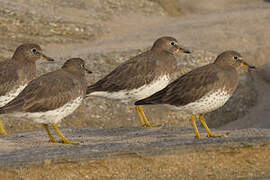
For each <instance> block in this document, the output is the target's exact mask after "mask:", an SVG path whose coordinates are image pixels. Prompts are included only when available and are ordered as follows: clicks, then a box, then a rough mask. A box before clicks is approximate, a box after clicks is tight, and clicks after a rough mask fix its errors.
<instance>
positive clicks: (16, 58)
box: [0, 44, 54, 135]
mask: <svg viewBox="0 0 270 180" xmlns="http://www.w3.org/2000/svg"><path fill="white" fill-rule="evenodd" d="M39 59H42V60H47V61H54V60H53V59H52V58H50V57H47V56H45V55H44V54H42V51H41V48H40V46H39V45H37V44H22V45H20V46H19V47H18V48H17V49H16V51H15V52H14V54H13V56H12V58H11V59H9V60H6V61H1V62H0V107H1V106H4V105H6V104H7V103H8V102H9V101H11V100H12V99H13V98H15V97H16V96H17V95H18V94H19V93H20V92H21V91H22V90H23V88H24V87H25V86H26V85H27V84H28V83H29V82H30V81H31V80H33V79H34V78H35V75H36V63H35V62H36V61H37V60H39ZM0 134H1V135H6V134H7V133H6V131H5V129H4V126H3V124H2V120H1V119H0Z"/></svg>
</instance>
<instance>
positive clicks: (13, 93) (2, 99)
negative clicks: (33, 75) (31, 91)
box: [0, 84, 27, 107]
mask: <svg viewBox="0 0 270 180" xmlns="http://www.w3.org/2000/svg"><path fill="white" fill-rule="evenodd" d="M26 85H27V84H24V85H22V86H20V87H19V88H13V89H12V90H11V91H9V92H8V93H7V94H5V95H4V96H0V107H2V106H4V105H6V104H7V103H8V102H9V101H11V100H12V99H14V98H15V97H16V96H18V95H19V93H20V92H22V90H23V89H24V88H25V86H26Z"/></svg>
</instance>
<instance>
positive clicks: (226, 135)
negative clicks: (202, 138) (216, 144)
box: [207, 133, 229, 138]
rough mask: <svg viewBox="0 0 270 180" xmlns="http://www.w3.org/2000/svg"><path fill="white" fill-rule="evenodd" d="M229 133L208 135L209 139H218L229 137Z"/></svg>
mask: <svg viewBox="0 0 270 180" xmlns="http://www.w3.org/2000/svg"><path fill="white" fill-rule="evenodd" d="M228 135H229V133H225V134H208V135H207V137H209V138H217V137H223V136H224V137H228Z"/></svg>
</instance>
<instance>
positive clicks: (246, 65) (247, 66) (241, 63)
mask: <svg viewBox="0 0 270 180" xmlns="http://www.w3.org/2000/svg"><path fill="white" fill-rule="evenodd" d="M239 61H240V65H241V67H244V68H248V69H249V70H254V69H256V67H255V66H253V65H250V64H248V63H247V62H245V61H243V60H242V59H240V60H239Z"/></svg>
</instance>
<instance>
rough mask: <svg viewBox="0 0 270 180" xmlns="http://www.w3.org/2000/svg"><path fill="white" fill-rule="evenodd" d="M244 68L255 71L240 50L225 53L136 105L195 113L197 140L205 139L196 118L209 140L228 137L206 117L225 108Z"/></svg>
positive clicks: (193, 118)
mask: <svg viewBox="0 0 270 180" xmlns="http://www.w3.org/2000/svg"><path fill="white" fill-rule="evenodd" d="M241 67H248V69H254V68H255V67H254V66H251V65H249V64H248V63H247V62H245V61H244V60H243V58H242V56H241V55H240V54H239V53H238V52H236V51H225V52H223V53H221V54H220V55H219V56H218V57H217V58H216V60H215V62H214V63H211V64H208V65H206V66H202V67H199V68H197V69H194V70H193V71H190V72H188V73H187V74H184V75H183V76H181V77H180V78H178V79H177V80H175V81H174V82H172V83H171V84H169V85H168V86H167V87H165V88H164V89H162V90H161V91H159V92H156V93H155V94H153V95H151V96H150V97H147V98H145V99H142V100H139V101H137V102H135V105H147V104H150V105H157V104H163V105H166V106H167V107H169V108H171V109H175V110H180V111H185V112H187V113H189V114H191V122H192V125H193V128H194V130H195V132H196V137H197V138H199V139H202V138H204V137H202V136H200V134H199V131H198V128H197V126H196V122H195V121H196V115H199V120H200V122H201V123H202V125H203V127H204V128H205V129H206V131H207V133H208V136H209V137H221V136H225V135H226V134H214V133H212V132H211V131H210V129H209V128H208V127H207V125H206V123H205V120H204V117H203V115H204V114H205V113H207V112H211V111H214V110H216V109H218V108H220V107H222V106H223V105H224V104H225V103H226V102H227V101H228V99H229V98H230V97H231V96H232V94H233V92H234V91H235V89H236V88H237V85H238V76H239V73H240V72H241Z"/></svg>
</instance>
